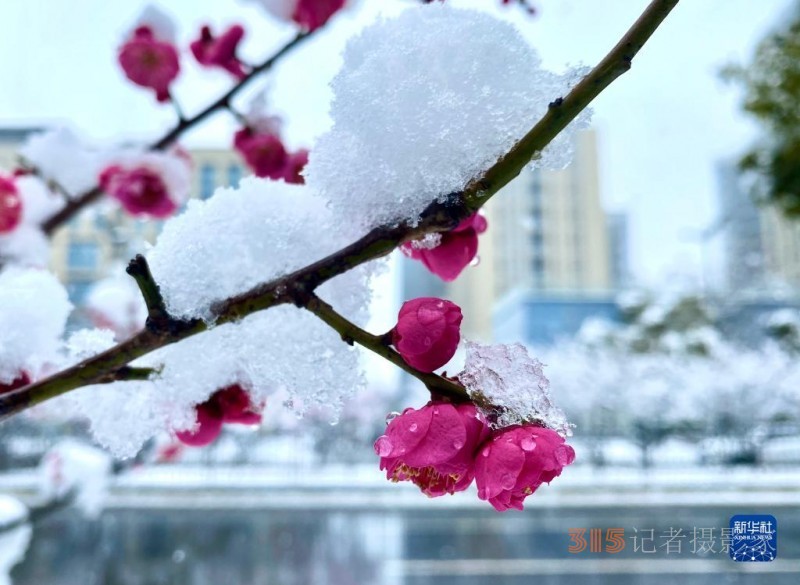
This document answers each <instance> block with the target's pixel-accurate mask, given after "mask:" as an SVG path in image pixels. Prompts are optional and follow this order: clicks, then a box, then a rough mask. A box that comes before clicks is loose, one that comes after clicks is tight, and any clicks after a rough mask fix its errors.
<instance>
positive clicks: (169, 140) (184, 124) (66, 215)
mask: <svg viewBox="0 0 800 585" xmlns="http://www.w3.org/2000/svg"><path fill="white" fill-rule="evenodd" d="M317 30H319V29H317ZM312 34H314V33H313V32H310V33H307V32H302V33H298V34H297V36H295V37H294V38H293V39H292V40H291V41H289V42H288V43H287V44H286V45H284V46H283V47H282V48H281V49H280V50H279V51H278V52H277V53H275V54H274V55H273V56H272V57H270V58H269V59H267V60H266V61H264V62H263V63H261V64H260V65H258V66H256V67H254V68H253V69H252V71H250V72H249V73H248V74H247V75H246V76H245V77H244V78H242V79H241V80H240V81H239V82H238V83H236V85H234V86H233V87H232V88H231V89H230V90H228V91H227V92H225V94H223V95H222V96H220V97H219V98H217V99H216V100H215V101H213V102H212V103H211V104H209V105H208V106H207V107H206V108H204V109H203V110H201V111H200V112H198V113H197V114H195V115H194V116H192V117H191V118H184V117H183V116H182V115H181V114H180V113H179V114H178V118H179V119H178V123H177V124H175V126H173V127H172V128H171V129H170V130H169V131H168V132H167V133H166V134H164V135H163V136H162V137H161V138H159V139H158V140H156V141H155V142H153V143H152V144H151V145H150V146H149V149H150V150H164V149H165V148H167V147H168V146H170V145H172V144H173V143H174V142H175V141H176V140H177V139H178V138H179V137H180V136H181V135H182V134H183V133H184V132H186V131H187V130H189V129H190V128H193V127H194V126H196V125H197V124H198V123H200V122H202V121H203V120H205V119H206V118H207V117H209V116H210V115H211V114H213V113H214V112H216V111H217V110H220V109H224V108H227V107H228V104H229V103H230V102H231V100H233V98H234V97H236V95H237V94H238V93H239V92H240V91H242V89H244V88H245V86H247V85H248V84H249V83H250V82H251V81H252V80H253V79H254V78H255V77H257V76H258V75H259V74H261V73H264V72H266V71H269V70H270V69H272V67H273V66H274V65H275V63H277V62H278V61H279V60H280V59H281V58H282V57H283V56H284V55H286V54H287V53H289V52H290V51H291V50H292V49H294V48H295V47H297V46H298V45H299V44H300V43H302V42H303V41H304V40H305V39H307V38H309V37H310V36H311V35H312ZM173 103H174V104H175V105H176V107H177V103H176V102H174V101H173ZM102 195H103V192H102V191H101V190H100V187H99V186H95V187H92V188H91V189H89V190H88V191H86V192H85V193H83V194H82V195H79V196H77V197H75V198H73V199H72V200H71V201H70V202H69V203H68V204H67V205H65V206H64V207H63V208H62V209H61V210H60V211H59V212H58V213H56V214H54V215H52V216H51V217H50V218H48V219H47V220H46V221H45V222H44V223H43V224H42V230H43V231H44V233H45V234H47V235H51V234H52V233H53V231H55V229H56V228H58V227H59V226H60V225H62V224H64V223H66V222H67V221H69V220H70V219H71V218H72V217H73V216H74V215H75V214H76V213H78V212H79V211H81V210H82V209H83V208H84V207H86V206H87V205H90V204H92V203H94V202H95V201H97V200H98V199H99V198H100V197H101V196H102Z"/></svg>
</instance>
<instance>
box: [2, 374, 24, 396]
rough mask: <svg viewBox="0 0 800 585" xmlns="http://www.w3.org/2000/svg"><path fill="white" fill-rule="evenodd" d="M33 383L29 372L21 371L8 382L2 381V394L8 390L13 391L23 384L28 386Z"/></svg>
mask: <svg viewBox="0 0 800 585" xmlns="http://www.w3.org/2000/svg"><path fill="white" fill-rule="evenodd" d="M30 383H31V378H30V376H29V375H28V373H27V372H20V374H19V375H18V376H17V377H16V378H14V379H13V380H11V381H10V382H8V383H4V382H0V394H5V393H6V392H13V391H14V390H17V389H19V388H22V387H23V386H27V385H28V384H30Z"/></svg>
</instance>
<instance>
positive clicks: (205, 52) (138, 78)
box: [117, 0, 346, 102]
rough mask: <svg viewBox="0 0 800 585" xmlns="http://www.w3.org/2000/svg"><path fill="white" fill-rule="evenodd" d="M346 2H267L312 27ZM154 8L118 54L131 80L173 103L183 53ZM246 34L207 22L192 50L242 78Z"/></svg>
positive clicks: (211, 64)
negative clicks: (241, 52) (214, 27)
mask: <svg viewBox="0 0 800 585" xmlns="http://www.w3.org/2000/svg"><path fill="white" fill-rule="evenodd" d="M345 3H346V0H281V1H280V2H275V3H272V2H271V3H269V4H268V5H267V7H268V9H270V10H271V11H273V12H275V13H276V14H278V15H280V16H283V17H286V18H290V19H291V20H292V21H294V22H295V23H296V24H298V25H299V26H300V27H301V28H303V29H304V30H306V31H308V32H310V31H313V30H316V29H318V28H320V27H321V26H323V25H324V24H325V23H327V22H328V20H329V19H330V18H331V17H332V16H333V15H334V14H336V13H337V12H338V11H339V10H341V9H342V7H343V6H344V5H345ZM152 12H157V11H151V13H147V14H146V18H144V19H143V20H141V21H140V22H139V24H138V25H137V26H136V27H135V28H134V29H133V30H132V31H131V33H130V34H129V35H128V38H127V39H125V41H124V42H123V43H122V45H121V46H120V48H119V52H118V55H117V59H118V61H119V64H120V66H121V67H122V70H123V72H124V73H125V75H126V77H127V78H128V79H129V80H131V81H132V82H133V83H135V84H136V85H139V86H141V87H145V88H148V89H152V90H153V91H154V92H155V94H156V99H157V100H158V101H159V102H167V101H169V100H170V99H171V96H170V86H171V85H172V82H173V81H175V79H176V78H177V77H178V75H179V74H180V70H181V65H180V57H179V54H178V47H177V45H176V44H175V42H174V40H173V39H172V38H171V37H170V35H168V34H165V32H166V31H165V29H164V27H162V26H159V24H163V22H159V21H161V20H163V19H164V18H165V16H164V15H161V14H160V13H158V14H153V13H152ZM244 35H245V30H244V27H242V26H241V25H238V24H235V25H233V26H230V27H229V28H228V29H227V30H226V31H225V32H223V33H222V34H220V35H217V36H215V35H214V33H213V32H212V31H211V27H210V26H207V25H206V26H203V27H202V28H201V29H200V33H199V36H198V38H197V39H195V40H194V41H192V42H191V43H190V45H189V49H190V50H191V52H192V55H194V58H195V59H196V60H197V62H198V63H199V64H200V65H202V66H203V67H218V68H221V69H224V70H225V71H227V72H228V73H230V74H231V75H233V76H234V77H235V78H237V79H239V80H242V79H244V78H245V77H247V75H248V71H247V68H246V67H245V66H244V64H243V63H242V62H241V60H240V59H239V57H238V56H237V51H238V48H239V43H241V41H242V39H243V38H244Z"/></svg>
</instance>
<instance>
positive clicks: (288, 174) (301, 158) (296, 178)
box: [283, 149, 308, 185]
mask: <svg viewBox="0 0 800 585" xmlns="http://www.w3.org/2000/svg"><path fill="white" fill-rule="evenodd" d="M307 164H308V151H307V150H306V149H301V150H298V151H297V152H295V153H292V154H290V155H289V156H288V157H287V158H286V164H285V165H284V167H283V180H284V181H286V182H287V183H295V184H298V185H303V184H304V183H305V182H306V180H305V178H304V177H303V175H302V172H303V169H304V168H305V167H306V165H307Z"/></svg>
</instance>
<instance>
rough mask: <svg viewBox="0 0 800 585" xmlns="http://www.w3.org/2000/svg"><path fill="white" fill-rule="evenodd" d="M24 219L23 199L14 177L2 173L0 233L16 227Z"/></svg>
mask: <svg viewBox="0 0 800 585" xmlns="http://www.w3.org/2000/svg"><path fill="white" fill-rule="evenodd" d="M21 221H22V199H21V198H20V195H19V190H18V189H17V186H16V184H15V183H14V181H13V179H11V178H7V177H4V176H3V175H0V234H7V233H9V232H12V231H14V230H15V229H16V227H17V226H18V225H19V224H20V222H21Z"/></svg>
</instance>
